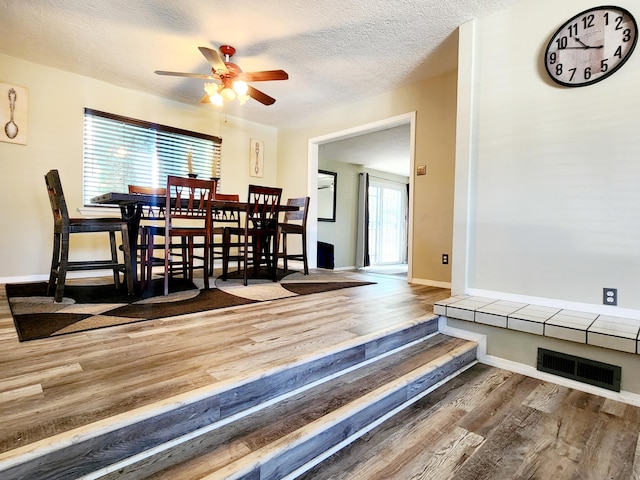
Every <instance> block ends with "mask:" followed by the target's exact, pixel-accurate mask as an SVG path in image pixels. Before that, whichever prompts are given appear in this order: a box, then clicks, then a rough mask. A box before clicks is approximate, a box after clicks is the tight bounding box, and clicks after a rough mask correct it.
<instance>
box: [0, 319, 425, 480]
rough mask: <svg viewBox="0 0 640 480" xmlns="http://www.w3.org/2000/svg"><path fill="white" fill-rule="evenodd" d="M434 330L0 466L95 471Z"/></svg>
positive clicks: (25, 471) (378, 341) (403, 333)
mask: <svg viewBox="0 0 640 480" xmlns="http://www.w3.org/2000/svg"><path fill="white" fill-rule="evenodd" d="M435 332H437V319H432V320H429V321H424V322H420V323H418V324H415V325H411V326H409V327H407V328H405V329H400V330H398V331H393V332H390V333H388V334H387V335H385V336H382V337H376V338H374V339H372V340H370V341H368V342H366V343H363V344H360V345H356V346H353V347H350V348H346V349H345V350H343V351H339V352H335V353H333V354H330V355H327V356H324V357H321V358H315V359H313V360H310V361H307V362H301V363H300V364H298V365H295V366H292V367H290V368H286V369H284V370H279V371H276V372H272V373H271V374H267V375H265V376H262V377H260V378H257V379H255V380H250V381H248V382H246V383H243V384H239V385H238V386H236V387H235V388H230V389H228V390H225V391H221V392H217V393H215V394H213V395H211V396H208V397H206V398H203V399H201V400H199V401H196V402H193V403H189V404H186V405H183V406H181V407H179V408H175V409H172V410H170V411H166V412H162V414H161V415H154V416H148V418H145V419H143V420H140V421H136V422H133V423H130V424H128V425H126V426H122V427H121V428H118V429H116V430H113V431H110V432H108V433H105V434H101V435H97V436H93V437H89V438H86V439H84V440H83V441H81V442H77V440H75V441H74V438H73V432H70V434H69V435H68V439H64V440H62V441H60V442H58V443H59V444H60V445H63V446H62V447H60V448H57V449H55V450H50V451H46V452H45V453H44V454H43V455H41V456H39V457H37V458H33V459H29V460H26V461H24V462H22V463H19V462H15V464H14V466H12V467H10V468H7V469H6V470H4V471H0V477H2V478H3V479H13V478H39V479H67V478H76V477H79V476H82V475H86V474H89V473H91V472H96V471H98V470H101V469H104V468H106V467H108V466H109V465H113V464H115V463H117V462H120V461H122V460H123V459H125V458H128V457H131V456H133V455H135V454H138V453H140V452H144V451H146V450H149V449H151V448H153V447H155V446H158V445H162V444H163V443H167V442H169V441H171V440H172V439H174V438H178V437H180V436H183V435H186V434H188V433H189V432H193V431H195V430H198V429H200V428H204V427H206V426H207V425H210V424H212V423H215V422H219V421H221V420H223V419H225V418H228V417H231V416H233V415H235V414H237V413H239V412H241V411H244V410H246V409H249V408H252V407H255V406H257V405H260V404H262V403H264V402H268V401H269V400H271V399H273V398H276V397H279V396H281V395H284V394H286V393H288V392H290V391H293V390H296V389H298V388H300V387H303V386H305V385H308V384H311V383H313V382H316V381H318V380H320V379H322V378H324V377H328V376H331V375H334V374H336V373H338V372H341V371H343V370H345V369H348V368H350V367H353V366H355V365H357V364H359V363H362V362H366V361H368V360H370V359H372V358H375V357H377V356H379V355H383V354H385V353H386V352H389V351H391V350H394V349H396V348H398V347H401V346H402V345H405V344H408V343H411V342H414V341H416V340H419V339H421V338H424V337H426V336H428V335H430V334H432V333H435ZM274 386H277V388H274ZM65 440H66V441H65Z"/></svg>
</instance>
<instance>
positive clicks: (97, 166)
mask: <svg viewBox="0 0 640 480" xmlns="http://www.w3.org/2000/svg"><path fill="white" fill-rule="evenodd" d="M221 145H222V139H221V138H219V137H214V136H211V135H206V134H202V133H198V132H190V131H188V130H181V129H178V128H174V127H168V126H166V125H159V124H156V123H150V122H145V121H142V120H136V119H132V118H127V117H121V116H119V115H114V114H110V113H105V112H99V111H97V110H92V109H89V108H85V111H84V152H83V182H84V183H83V202H84V205H85V206H91V205H92V204H91V199H92V198H93V197H95V196H97V195H101V194H103V193H105V192H126V191H127V190H128V188H129V185H140V186H145V187H156V188H157V187H164V186H165V185H166V183H167V176H168V175H177V176H184V177H186V176H187V174H188V173H190V171H189V169H190V167H191V172H192V173H194V174H196V175H197V176H198V178H206V179H208V178H211V177H218V178H219V177H220V169H221V165H220V161H221Z"/></svg>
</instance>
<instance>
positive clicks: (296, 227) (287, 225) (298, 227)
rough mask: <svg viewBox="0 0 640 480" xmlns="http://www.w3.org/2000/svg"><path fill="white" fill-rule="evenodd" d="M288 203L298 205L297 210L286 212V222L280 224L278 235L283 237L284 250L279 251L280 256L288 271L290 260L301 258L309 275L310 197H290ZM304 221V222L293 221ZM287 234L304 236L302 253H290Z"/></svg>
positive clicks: (305, 272)
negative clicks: (308, 229) (308, 217)
mask: <svg viewBox="0 0 640 480" xmlns="http://www.w3.org/2000/svg"><path fill="white" fill-rule="evenodd" d="M287 205H291V206H296V207H298V208H299V209H298V210H297V211H288V212H285V214H284V222H282V223H279V224H278V237H280V238H281V239H282V252H278V258H282V259H283V260H284V271H285V273H286V272H287V271H288V264H287V261H288V260H299V261H302V264H303V265H304V274H305V275H309V262H308V261H307V215H308V213H309V197H301V198H290V199H288V200H287ZM292 222H302V223H292ZM287 235H300V236H301V237H302V253H289V252H288V251H287Z"/></svg>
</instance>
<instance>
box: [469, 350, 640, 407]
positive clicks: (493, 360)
mask: <svg viewBox="0 0 640 480" xmlns="http://www.w3.org/2000/svg"><path fill="white" fill-rule="evenodd" d="M478 361H479V362H480V363H484V364H485V365H490V366H492V367H496V368H501V369H503V370H509V371H510V372H514V373H519V374H521V375H526V376H527V377H532V378H537V379H538V380H542V381H544V382H549V383H555V384H557V385H561V386H563V387H567V388H573V389H574V390H580V391H581V392H586V393H590V394H593V395H598V396H600V397H605V398H610V399H611V400H616V401H618V402H623V403H628V404H629V405H634V406H636V407H639V406H640V395H639V394H637V393H633V392H627V391H624V390H623V391H621V392H612V391H611V390H607V389H604V388H599V387H594V386H593V385H588V384H586V383H582V382H577V381H575V380H570V379H568V378H563V377H559V376H557V375H552V374H550V373H545V372H541V371H539V370H537V369H536V368H534V367H532V366H529V365H524V364H522V363H518V362H513V361H511V360H506V359H504V358H500V357H494V356H493V355H484V356H482V358H480V356H479V355H478Z"/></svg>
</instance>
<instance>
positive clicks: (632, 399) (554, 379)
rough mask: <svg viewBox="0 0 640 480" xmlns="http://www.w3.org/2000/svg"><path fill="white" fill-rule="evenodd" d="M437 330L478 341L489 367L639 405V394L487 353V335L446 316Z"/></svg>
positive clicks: (441, 319) (482, 359) (479, 348)
mask: <svg viewBox="0 0 640 480" xmlns="http://www.w3.org/2000/svg"><path fill="white" fill-rule="evenodd" d="M438 331H439V332H440V333H442V334H445V335H449V336H452V337H456V338H462V339H463V340H471V341H474V342H477V343H478V362H480V363H483V364H485V365H489V366H491V367H496V368H501V369H503V370H508V371H510V372H514V373H519V374H520V375H525V376H527V377H531V378H537V379H538V380H542V381H544V382H549V383H555V384H556V385H561V386H563V387H567V388H573V389H574V390H579V391H581V392H586V393H590V394H592V395H598V396H600V397H604V398H609V399H611V400H616V401H618V402H622V403H627V404H629V405H634V406H637V407H638V406H640V394H637V393H633V392H628V391H624V390H623V391H621V392H613V391H611V390H607V389H604V388H599V387H595V386H593V385H588V384H586V383H582V382H577V381H575V380H570V379H568V378H563V377H559V376H557V375H552V374H550V373H546V372H541V371H539V370H537V369H536V368H535V367H532V366H530V365H525V364H524V363H518V362H514V361H512V360H507V359H505V358H501V357H496V356H494V355H487V353H486V352H487V337H486V335H482V334H480V333H476V332H470V331H468V330H464V329H461V328H455V327H451V326H449V325H448V324H447V319H446V317H442V316H441V317H439V318H438Z"/></svg>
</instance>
